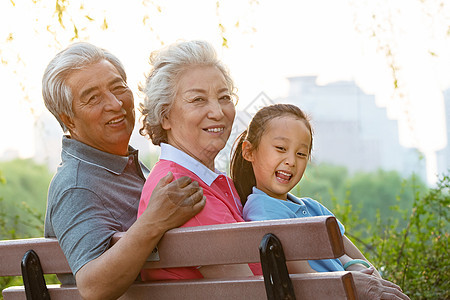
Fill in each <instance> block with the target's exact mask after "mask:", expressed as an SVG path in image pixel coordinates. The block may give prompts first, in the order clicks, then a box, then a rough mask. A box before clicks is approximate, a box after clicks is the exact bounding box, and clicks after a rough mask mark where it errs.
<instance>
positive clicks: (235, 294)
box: [0, 216, 356, 300]
mask: <svg viewBox="0 0 450 300" xmlns="http://www.w3.org/2000/svg"><path fill="white" fill-rule="evenodd" d="M122 235H123V233H118V234H116V235H114V237H113V241H112V242H113V243H114V242H116V241H117V240H118V239H120V238H121V236H122ZM30 250H33V251H34V252H32V251H30ZM343 253H344V249H343V243H342V236H341V235H340V233H339V229H338V225H337V222H336V219H335V218H334V217H331V216H328V217H311V218H301V219H289V220H275V221H259V222H243V223H234V224H222V225H211V226H199V227H188V228H176V229H172V230H170V231H168V232H167V233H166V234H165V235H164V236H163V238H162V239H161V241H160V242H159V244H158V251H157V253H153V255H152V256H151V257H150V258H149V259H148V261H147V262H146V265H145V268H171V267H185V266H207V265H223V264H243V263H255V262H260V261H261V264H262V267H263V272H264V276H252V277H229V278H220V279H195V280H172V281H154V282H135V283H134V284H133V285H131V287H130V288H129V289H128V291H127V292H126V293H125V294H124V295H123V296H122V297H121V298H120V299H266V298H267V299H295V298H297V299H356V294H355V288H354V282H353V278H352V274H351V273H350V272H329V273H311V274H290V275H289V274H288V273H287V269H286V264H285V259H286V260H288V261H290V260H306V259H325V258H336V257H339V256H341V255H342V254H343ZM34 254H36V255H37V257H38V258H36V257H34ZM41 267H42V271H43V273H44V274H63V273H70V268H69V265H68V263H67V260H66V259H65V257H64V255H63V253H62V251H61V249H60V247H59V244H58V242H57V241H56V240H55V239H46V238H35V239H23V240H7V241H0V276H20V275H22V276H23V279H24V286H18V287H17V286H16V287H9V288H6V289H4V290H3V292H2V293H3V297H4V299H5V300H10V299H81V297H80V295H79V293H78V290H77V288H76V286H61V285H46V283H45V280H44V278H43V276H42V275H41V274H40V273H39V270H40V268H41Z"/></svg>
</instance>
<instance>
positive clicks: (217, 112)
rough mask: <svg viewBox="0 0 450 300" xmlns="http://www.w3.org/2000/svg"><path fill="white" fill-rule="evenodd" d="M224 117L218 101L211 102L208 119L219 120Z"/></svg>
mask: <svg viewBox="0 0 450 300" xmlns="http://www.w3.org/2000/svg"><path fill="white" fill-rule="evenodd" d="M223 116H224V113H223V108H222V106H221V105H220V103H219V101H218V100H214V101H211V103H210V105H209V112H208V118H210V119H215V120H220V119H222V118H223Z"/></svg>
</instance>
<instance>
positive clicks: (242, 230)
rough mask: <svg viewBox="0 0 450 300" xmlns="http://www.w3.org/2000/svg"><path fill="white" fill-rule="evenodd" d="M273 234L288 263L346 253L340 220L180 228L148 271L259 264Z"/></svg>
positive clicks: (165, 240) (171, 234)
mask: <svg viewBox="0 0 450 300" xmlns="http://www.w3.org/2000/svg"><path fill="white" fill-rule="evenodd" d="M230 229H232V230H230ZM269 232H270V233H273V234H275V235H276V236H277V237H278V238H279V239H280V241H281V243H282V245H283V248H284V252H285V256H286V260H302V259H324V258H335V257H339V256H341V255H343V254H344V249H343V245H342V237H341V236H340V233H339V229H338V225H337V223H336V219H335V218H334V217H313V218H302V219H289V220H276V221H259V222H245V223H234V224H221V225H212V226H198V227H189V228H177V229H174V230H171V231H168V232H167V233H166V234H165V235H164V236H163V238H162V239H161V241H160V243H159V244H158V249H159V258H160V260H159V261H156V262H147V263H146V265H145V268H163V267H164V268H170V267H178V266H184V265H185V264H186V261H187V260H188V261H191V262H192V263H193V266H197V265H201V266H206V265H214V264H238V263H249V262H251V263H254V262H259V259H260V258H259V251H258V247H259V244H260V243H261V240H262V238H263V236H264V235H265V234H266V233H269ZM121 235H123V233H119V234H117V235H116V236H115V238H114V239H116V238H120V236H121ZM180 245H182V247H180Z"/></svg>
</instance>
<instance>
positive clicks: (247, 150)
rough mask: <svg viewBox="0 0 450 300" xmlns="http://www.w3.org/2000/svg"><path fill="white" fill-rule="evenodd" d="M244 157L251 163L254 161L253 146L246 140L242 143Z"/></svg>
mask: <svg viewBox="0 0 450 300" xmlns="http://www.w3.org/2000/svg"><path fill="white" fill-rule="evenodd" d="M242 157H243V158H244V159H245V160H246V161H249V162H252V161H253V151H252V144H251V143H250V142H249V141H247V140H245V141H244V142H243V143H242Z"/></svg>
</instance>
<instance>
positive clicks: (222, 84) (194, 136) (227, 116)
mask: <svg viewBox="0 0 450 300" xmlns="http://www.w3.org/2000/svg"><path fill="white" fill-rule="evenodd" d="M235 113H236V112H235V109H234V104H233V101H232V98H231V94H230V91H229V90H228V87H227V83H226V80H225V77H224V76H223V74H222V73H221V72H220V71H219V69H217V68H216V67H211V66H193V67H191V68H189V69H187V70H185V71H184V72H183V73H182V75H180V79H179V81H178V84H177V94H176V96H175V100H174V103H173V106H172V108H171V110H170V112H169V114H168V116H167V117H166V118H165V119H164V120H163V122H162V127H163V128H164V129H165V130H167V138H168V142H169V144H170V145H172V146H174V147H176V148H178V149H180V150H182V151H184V152H185V153H187V154H189V155H190V156H192V157H193V158H195V159H197V160H198V161H200V162H201V163H203V164H204V165H205V166H207V167H208V168H210V169H211V170H214V159H215V157H216V155H217V154H218V153H219V151H220V150H222V149H223V148H224V147H225V145H226V143H227V140H228V138H229V137H230V133H231V128H232V126H233V121H234V116H235Z"/></svg>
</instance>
